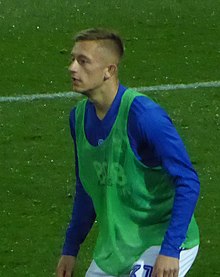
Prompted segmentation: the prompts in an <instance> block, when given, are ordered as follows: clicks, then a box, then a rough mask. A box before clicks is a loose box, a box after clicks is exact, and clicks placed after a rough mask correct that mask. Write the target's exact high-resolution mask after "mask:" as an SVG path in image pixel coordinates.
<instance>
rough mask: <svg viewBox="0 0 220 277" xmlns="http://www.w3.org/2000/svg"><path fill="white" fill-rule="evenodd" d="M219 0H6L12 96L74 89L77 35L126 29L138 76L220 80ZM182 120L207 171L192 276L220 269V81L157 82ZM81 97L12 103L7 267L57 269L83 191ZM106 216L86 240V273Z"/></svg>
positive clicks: (6, 115) (5, 115) (3, 168)
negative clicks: (76, 150) (75, 113)
mask: <svg viewBox="0 0 220 277" xmlns="http://www.w3.org/2000/svg"><path fill="white" fill-rule="evenodd" d="M219 13H220V4H219V3H218V1H214V0H210V1H204V0H202V1H198V0H195V1H189V0H186V1H171V0H165V1H159V0H156V1H152V0H147V1H143V0H142V1H141V0H136V1H132V0H127V1H117V0H112V1H108V2H107V3H104V4H103V1H101V0H98V1H95V0H90V1H81V0H80V1H79V0H76V1H67V0H63V1H56V0H52V1H49V0H45V1H39V0H38V1H36V0H33V1H30V0H24V1H16V0H7V1H3V0H2V1H0V30H1V31H0V32H1V36H0V57H1V62H0V96H15V95H21V94H34V93H45V92H47V93H55V92H59V91H60V92H62V91H69V90H71V82H70V78H69V74H68V71H67V68H68V63H69V60H70V55H69V53H70V51H71V47H72V37H73V35H74V34H75V33H76V32H77V31H79V30H81V29H84V28H88V27H96V26H102V27H108V28H112V29H116V30H118V31H119V32H120V34H121V35H122V36H123V37H124V40H125V44H126V53H125V57H124V59H123V62H122V65H121V68H120V80H121V82H122V83H123V84H125V85H127V86H131V87H140V86H148V85H160V84H171V83H185V84H187V83H194V82H204V81H215V80H218V81H219V70H220V66H219V64H220V62H219V60H220V29H219V26H220V17H219ZM149 96H150V97H152V98H153V99H155V101H157V102H159V103H160V104H161V105H162V106H163V107H164V108H165V109H166V110H167V111H168V113H169V115H170V116H171V118H172V119H173V121H174V123H175V125H176V127H177V129H178V131H179V133H180V134H181V136H182V138H183V140H184V142H185V144H186V147H187V150H188V152H189V154H190V156H191V159H192V162H193V164H194V166H195V168H196V170H197V171H198V173H199V176H200V180H201V194H200V199H199V202H198V206H197V209H196V218H197V221H198V223H199V226H200V232H201V248H200V252H199V256H198V258H197V260H196V263H195V264H194V266H193V268H192V270H191V272H190V274H189V275H188V276H191V277H197V276H198V277H200V276H207V277H213V276H219V275H220V270H219V254H220V250H219V249H220V237H219V229H220V220H219V208H220V206H219V203H220V201H219V199H220V196H219V179H220V165H219V157H220V151H219V148H220V147H219V146H220V142H219V141H220V139H219V138H220V89H219V88H198V89H186V90H176V91H166V92H162V91H160V92H151V93H149ZM75 103H76V102H75V100H74V99H64V98H63V99H54V100H37V101H33V102H17V103H9V102H6V103H0V130H1V136H0V174H1V181H0V203H1V210H0V234H1V240H0V241H1V242H0V276H1V277H12V276H17V277H24V276H27V277H48V276H54V275H55V268H56V265H57V261H58V259H59V256H60V251H61V247H62V243H63V240H64V235H65V230H66V227H67V224H68V222H69V219H70V214H71V209H72V197H73V195H74V181H75V174H74V154H73V142H72V140H71V136H70V132H69V126H68V117H69V111H70V109H71V108H72V107H73V106H74V105H75ZM96 233H97V227H96V225H95V226H94V228H93V230H92V232H91V234H90V235H89V236H88V238H87V239H86V241H85V244H84V245H83V246H82V248H81V252H80V254H79V257H78V263H77V268H76V274H75V276H76V277H83V276H84V274H85V271H86V268H87V267H88V265H89V263H90V261H91V257H92V249H93V246H94V241H95V237H96Z"/></svg>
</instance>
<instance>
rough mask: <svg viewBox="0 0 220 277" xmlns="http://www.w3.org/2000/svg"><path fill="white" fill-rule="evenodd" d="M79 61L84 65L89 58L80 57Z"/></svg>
mask: <svg viewBox="0 0 220 277" xmlns="http://www.w3.org/2000/svg"><path fill="white" fill-rule="evenodd" d="M78 62H79V64H81V65H84V64H86V63H87V60H86V59H80V60H79V61H78Z"/></svg>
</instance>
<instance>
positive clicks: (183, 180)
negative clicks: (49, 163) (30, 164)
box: [57, 29, 199, 277]
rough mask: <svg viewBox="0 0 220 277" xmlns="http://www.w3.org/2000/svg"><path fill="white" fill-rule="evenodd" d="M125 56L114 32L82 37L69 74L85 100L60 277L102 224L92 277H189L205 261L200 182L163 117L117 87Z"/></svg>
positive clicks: (74, 115) (76, 130) (75, 126)
mask: <svg viewBox="0 0 220 277" xmlns="http://www.w3.org/2000/svg"><path fill="white" fill-rule="evenodd" d="M123 52H124V47H123V44H122V40H121V38H120V37H119V36H118V35H116V34H115V33H111V32H109V31H107V30H102V29H89V30H85V31H82V32H80V33H79V34H78V35H77V36H76V37H75V45H74V47H73V50H72V63H71V65H70V67H69V70H70V73H71V78H72V82H73V90H74V91H76V92H79V93H81V94H83V95H85V96H87V99H86V100H83V101H81V102H79V103H78V105H77V107H76V108H75V109H73V110H72V111H71V113H70V128H71V134H72V137H73V140H74V144H75V157H76V178H77V181H76V195H75V201H74V207H73V213H72V220H71V222H70V225H69V228H68V229H67V233H66V239H65V243H64V247H63V254H62V256H61V258H60V261H59V263H58V267H57V276H58V277H64V276H65V277H68V276H71V274H72V272H73V270H74V266H75V261H76V256H77V253H78V251H79V247H80V244H81V243H82V242H83V241H84V239H85V237H86V235H87V234H88V232H89V231H90V229H91V227H92V225H93V223H94V220H95V218H96V219H97V222H98V224H99V234H98V238H97V242H96V247H95V251H94V260H93V261H92V263H91V265H90V267H89V269H88V271H87V273H86V277H97V276H103V277H107V276H123V277H125V276H126V277H128V276H130V277H141V276H143V277H145V276H153V277H177V276H180V277H183V276H185V274H186V272H187V271H188V270H189V269H190V267H191V265H192V263H193V261H194V259H195V257H196V255H197V251H198V244H199V234H198V227H197V224H196V222H195V219H194V216H193V212H194V209H195V205H196V202H197V199H198V195H199V181H198V177H197V174H196V172H195V171H194V169H193V168H192V165H191V163H190V160H189V158H188V155H187V153H186V150H185V148H184V145H183V143H182V141H181V139H180V137H179V135H178V133H177V132H176V130H175V128H174V126H173V124H172V122H171V120H170V119H169V117H168V116H167V114H166V113H165V112H164V111H163V109H161V108H160V107H159V106H158V105H157V104H156V103H154V102H153V101H152V100H150V99H149V98H148V97H146V96H144V95H142V94H139V93H137V92H135V91H132V90H130V89H126V88H125V87H124V86H122V85H121V84H119V80H118V65H119V62H120V60H121V57H122V55H123Z"/></svg>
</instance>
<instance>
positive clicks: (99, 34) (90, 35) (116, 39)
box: [74, 28, 124, 60]
mask: <svg viewBox="0 0 220 277" xmlns="http://www.w3.org/2000/svg"><path fill="white" fill-rule="evenodd" d="M86 40H94V41H104V42H105V41H106V42H107V41H109V42H111V43H110V44H111V46H110V47H113V48H114V51H115V52H116V53H117V55H118V58H119V60H120V59H121V58H122V56H123V54H124V44H123V41H122V38H121V37H120V36H119V35H118V34H117V33H116V32H114V31H109V30H107V29H102V28H91V29H86V30H82V31H81V32H79V33H78V34H76V36H75V37H74V41H75V42H78V41H86Z"/></svg>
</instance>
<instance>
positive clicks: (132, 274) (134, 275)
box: [130, 264, 141, 277]
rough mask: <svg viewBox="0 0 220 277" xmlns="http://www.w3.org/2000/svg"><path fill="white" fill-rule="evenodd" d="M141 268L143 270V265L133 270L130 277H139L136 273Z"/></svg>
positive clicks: (136, 266)
mask: <svg viewBox="0 0 220 277" xmlns="http://www.w3.org/2000/svg"><path fill="white" fill-rule="evenodd" d="M140 268H141V265H139V264H137V265H135V266H134V267H133V268H132V270H131V273H130V277H137V275H136V274H135V272H137V271H138V270H139V269H140Z"/></svg>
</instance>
